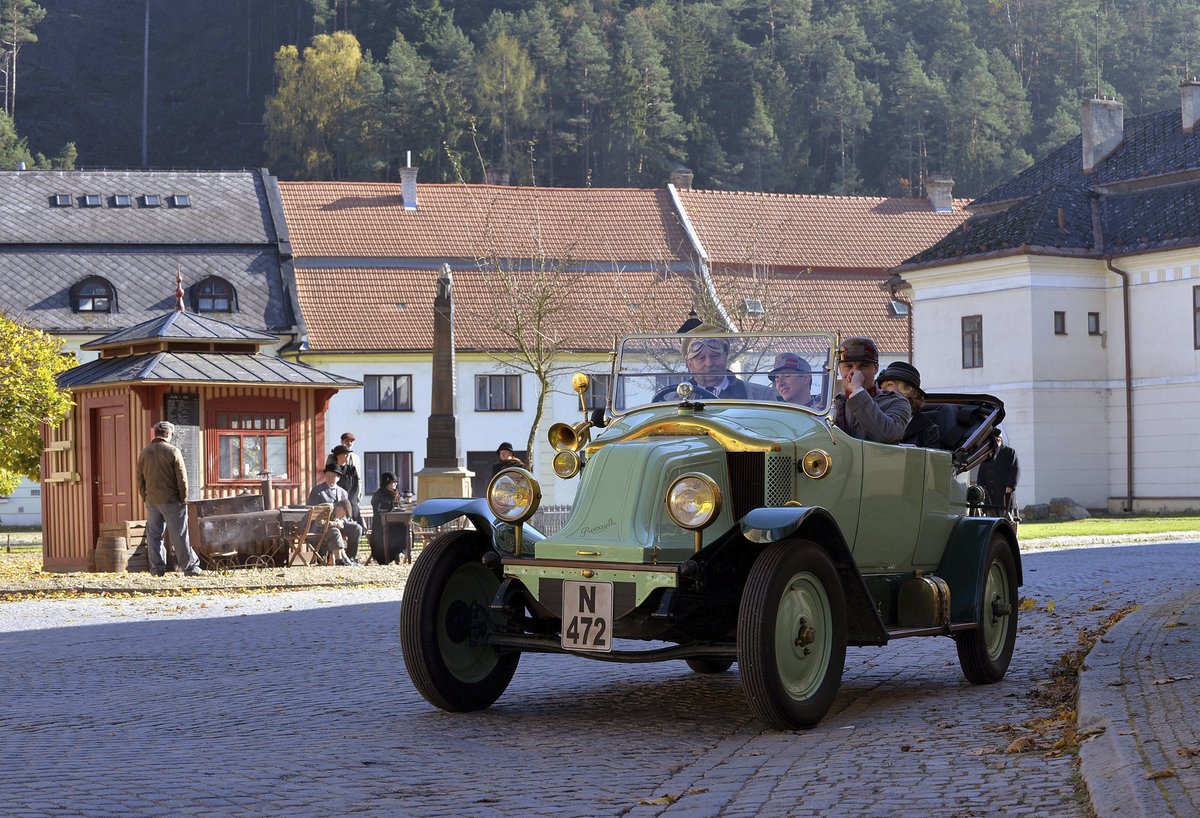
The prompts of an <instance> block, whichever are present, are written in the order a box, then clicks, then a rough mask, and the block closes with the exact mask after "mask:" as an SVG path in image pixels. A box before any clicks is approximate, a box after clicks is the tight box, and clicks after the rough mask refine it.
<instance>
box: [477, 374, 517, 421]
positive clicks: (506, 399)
mask: <svg viewBox="0 0 1200 818" xmlns="http://www.w3.org/2000/svg"><path fill="white" fill-rule="evenodd" d="M475 411H476V412H520V411H521V376H520V375H476V376H475Z"/></svg>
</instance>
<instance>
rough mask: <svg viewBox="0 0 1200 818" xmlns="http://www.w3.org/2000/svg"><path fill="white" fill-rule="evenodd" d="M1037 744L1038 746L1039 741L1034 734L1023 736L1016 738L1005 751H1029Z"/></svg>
mask: <svg viewBox="0 0 1200 818" xmlns="http://www.w3.org/2000/svg"><path fill="white" fill-rule="evenodd" d="M1035 746H1037V742H1036V741H1035V740H1034V738H1033V736H1021V737H1020V738H1018V739H1014V740H1013V743H1012V744H1010V745H1008V749H1007V750H1005V751H1004V752H1006V753H1028V752H1029V751H1030V750H1032V749H1033V748H1034V747H1035Z"/></svg>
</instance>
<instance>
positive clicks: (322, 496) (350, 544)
mask: <svg viewBox="0 0 1200 818" xmlns="http://www.w3.org/2000/svg"><path fill="white" fill-rule="evenodd" d="M342 473H343V469H342V467H341V466H339V465H338V464H337V463H329V464H327V465H326V466H325V470H324V471H323V472H321V482H319V483H317V484H316V485H315V486H313V488H312V491H310V492H309V493H308V503H307V505H310V506H319V505H323V504H328V505H331V506H334V507H336V506H337V504H338V503H346V505H347V507H349V504H350V495H349V494H347V493H346V490H345V489H344V488H342V487H341V486H339V485H338V480H339V479H340V478H341V477H342ZM361 536H362V526H360V525H359V524H358V523H356V522H355V521H354V520H353V519H351V518H350V517H346V518H344V519H342V520H340V521H339V522H338V523H337V524H336V525H331V526H329V532H328V533H327V534H326V535H325V539H324V540H323V541H322V542H321V545H320V548H321V554H322V555H324V554H328V553H329V552H330V550H333V551H334V552H336V553H337V555H338V558H337V562H338V564H339V565H357V564H358V563H357V562H355V561H354V560H352V559H350V557H349V556H347V552H350V553H355V554H357V553H358V539H359V537H361Z"/></svg>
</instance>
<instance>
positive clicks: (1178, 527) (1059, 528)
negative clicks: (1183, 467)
mask: <svg viewBox="0 0 1200 818" xmlns="http://www.w3.org/2000/svg"><path fill="white" fill-rule="evenodd" d="M1174 531H1200V517H1090V518H1088V519H1086V520H1072V521H1071V522H1067V523H1021V531H1020V534H1021V539H1023V540H1033V539H1040V538H1042V537H1107V536H1112V535H1116V534H1166V533H1170V532H1174Z"/></svg>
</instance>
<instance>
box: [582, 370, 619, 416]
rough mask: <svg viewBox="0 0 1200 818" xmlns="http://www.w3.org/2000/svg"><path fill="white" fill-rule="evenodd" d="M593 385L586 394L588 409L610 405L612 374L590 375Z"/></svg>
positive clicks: (585, 399)
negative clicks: (609, 395)
mask: <svg viewBox="0 0 1200 818" xmlns="http://www.w3.org/2000/svg"><path fill="white" fill-rule="evenodd" d="M588 378H589V379H590V380H591V382H592V383H591V386H589V387H588V391H587V392H586V393H585V394H584V401H585V402H586V404H587V409H588V411H589V412H590V411H592V410H593V409H603V408H605V407H606V406H608V390H609V388H610V387H611V384H612V375H611V374H609V373H605V374H603V375H589V376H588Z"/></svg>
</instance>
